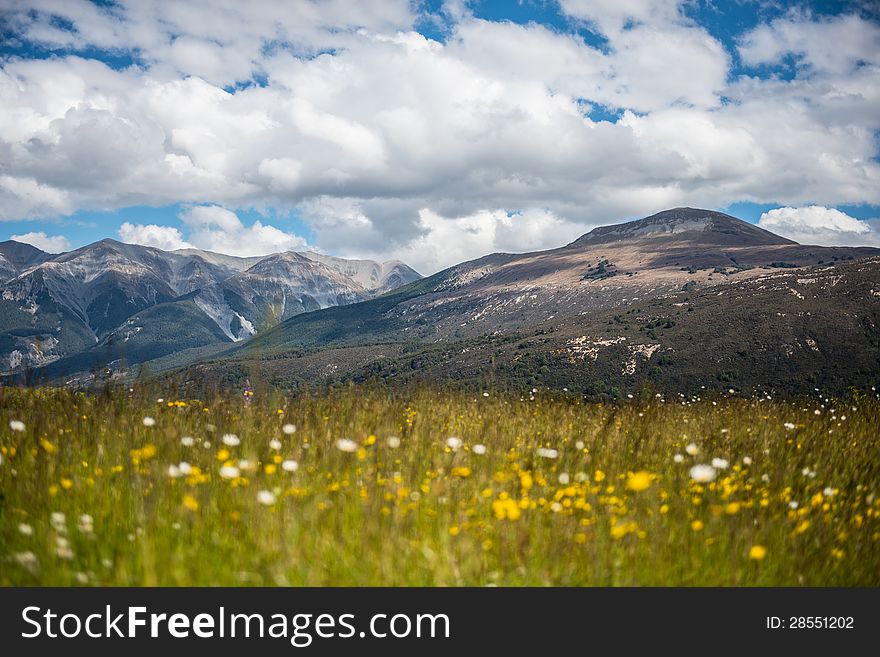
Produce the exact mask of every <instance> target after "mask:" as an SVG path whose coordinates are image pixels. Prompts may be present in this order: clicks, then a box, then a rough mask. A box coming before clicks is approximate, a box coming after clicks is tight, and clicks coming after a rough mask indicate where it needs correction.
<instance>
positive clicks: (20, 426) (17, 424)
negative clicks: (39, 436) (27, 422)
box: [9, 420, 24, 431]
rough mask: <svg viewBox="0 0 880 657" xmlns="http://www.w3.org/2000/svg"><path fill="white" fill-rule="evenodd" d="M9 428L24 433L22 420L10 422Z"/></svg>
mask: <svg viewBox="0 0 880 657" xmlns="http://www.w3.org/2000/svg"><path fill="white" fill-rule="evenodd" d="M9 428H10V429H12V430H13V431H24V422H22V421H21V420H9Z"/></svg>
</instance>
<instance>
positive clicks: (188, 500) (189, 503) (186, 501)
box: [183, 495, 199, 512]
mask: <svg viewBox="0 0 880 657" xmlns="http://www.w3.org/2000/svg"><path fill="white" fill-rule="evenodd" d="M183 506H184V507H186V508H187V509H189V510H190V511H193V512H195V511H198V510H199V501H198V500H197V499H196V498H195V497H193V496H192V495H184V496H183Z"/></svg>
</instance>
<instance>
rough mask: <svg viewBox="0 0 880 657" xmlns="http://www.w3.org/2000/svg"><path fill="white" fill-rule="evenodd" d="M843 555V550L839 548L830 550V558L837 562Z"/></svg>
mask: <svg viewBox="0 0 880 657" xmlns="http://www.w3.org/2000/svg"><path fill="white" fill-rule="evenodd" d="M845 554H846V553H845V552H844V551H843V550H841V549H840V548H834V549H833V550H831V556H832V557H834V558H835V559H837V560H838V561H840V560H841V559H843V557H844V555H845Z"/></svg>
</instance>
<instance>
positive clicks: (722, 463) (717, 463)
mask: <svg viewBox="0 0 880 657" xmlns="http://www.w3.org/2000/svg"><path fill="white" fill-rule="evenodd" d="M729 466H730V462H729V461H728V460H727V459H719V458H714V459H712V467H713V468H715V469H716V470H726V469H727V468H728V467H729Z"/></svg>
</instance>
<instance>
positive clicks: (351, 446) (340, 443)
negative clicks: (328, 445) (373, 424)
mask: <svg viewBox="0 0 880 657" xmlns="http://www.w3.org/2000/svg"><path fill="white" fill-rule="evenodd" d="M357 448H358V444H357V443H356V442H354V441H353V440H349V439H348V438H340V439H339V440H337V441H336V449H338V450H339V451H340V452H354V451H357Z"/></svg>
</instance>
